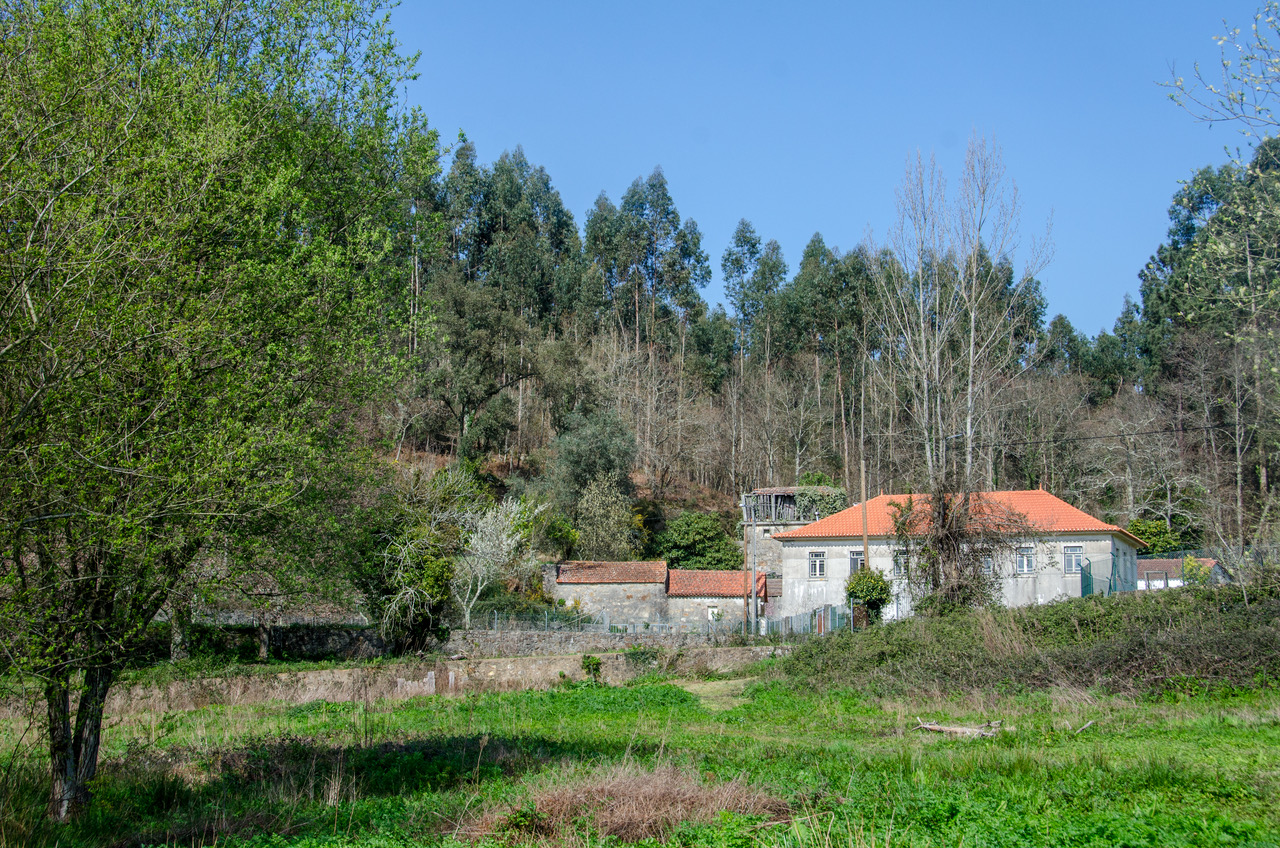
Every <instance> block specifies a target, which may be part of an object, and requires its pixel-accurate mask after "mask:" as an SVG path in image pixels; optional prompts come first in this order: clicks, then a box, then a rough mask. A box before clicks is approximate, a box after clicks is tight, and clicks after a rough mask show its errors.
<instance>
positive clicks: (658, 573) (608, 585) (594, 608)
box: [548, 560, 667, 621]
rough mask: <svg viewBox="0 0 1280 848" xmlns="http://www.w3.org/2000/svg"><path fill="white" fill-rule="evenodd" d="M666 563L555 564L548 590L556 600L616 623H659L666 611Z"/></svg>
mask: <svg viewBox="0 0 1280 848" xmlns="http://www.w3.org/2000/svg"><path fill="white" fill-rule="evenodd" d="M666 586H667V563H666V562H665V561H663V560H655V561H632V562H598V561H584V560H572V561H569V562H561V563H557V564H556V568H555V582H554V584H552V585H551V586H549V587H548V588H549V589H550V590H551V594H552V596H553V597H554V598H555V599H556V600H558V601H559V600H563V601H564V602H565V603H566V604H573V603H574V602H577V604H578V605H579V606H580V607H581V609H582V611H583V612H586V613H589V614H591V615H596V614H599V613H602V612H603V613H607V614H608V615H609V617H610V618H612V619H615V620H618V621H662V620H664V619H665V618H666V612H667V609H666V607H667V598H666Z"/></svg>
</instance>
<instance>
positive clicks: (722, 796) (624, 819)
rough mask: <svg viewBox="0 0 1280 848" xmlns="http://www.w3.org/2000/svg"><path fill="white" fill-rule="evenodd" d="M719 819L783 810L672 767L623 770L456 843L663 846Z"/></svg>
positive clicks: (544, 790) (735, 786) (494, 816)
mask: <svg viewBox="0 0 1280 848" xmlns="http://www.w3.org/2000/svg"><path fill="white" fill-rule="evenodd" d="M721 812H732V813H740V814H744V815H761V816H768V817H769V819H770V820H772V821H783V820H785V819H786V817H787V815H788V813H789V808H788V807H787V804H786V803H785V802H783V801H781V800H779V799H777V798H774V797H772V796H770V795H769V794H767V793H765V792H763V791H762V790H760V789H756V788H754V787H752V786H749V785H747V784H746V783H745V782H743V781H742V780H740V779H738V778H734V779H733V780H730V781H727V782H724V783H712V782H704V781H702V780H700V779H699V778H698V777H697V776H696V775H694V774H690V773H688V772H685V771H682V770H681V769H679V768H677V767H675V766H673V765H663V766H658V767H657V768H642V767H640V766H638V765H636V764H633V763H632V764H623V765H617V766H612V767H609V768H605V769H601V770H599V771H596V772H594V773H592V774H589V775H587V776H585V777H574V778H571V779H570V780H567V781H564V782H557V783H554V784H551V785H548V786H543V787H540V788H538V789H537V790H535V792H534V793H533V796H532V798H531V800H530V801H529V802H528V803H527V804H525V805H524V806H522V807H519V808H515V809H510V808H508V809H506V810H504V811H502V812H494V813H489V814H487V815H485V816H484V817H482V818H481V819H480V820H479V821H478V822H476V823H475V824H474V825H473V826H471V827H469V828H464V829H462V830H460V831H459V833H458V835H459V836H462V837H465V838H469V839H472V840H477V839H482V838H484V837H487V836H492V835H501V834H507V835H511V836H517V835H518V836H523V837H542V838H545V839H548V840H552V841H555V840H556V838H557V837H563V836H564V835H567V834H568V833H570V832H572V831H574V830H576V829H581V828H582V827H583V826H584V825H585V826H587V827H589V828H590V829H591V830H592V831H593V832H595V833H598V834H600V835H602V836H614V837H617V838H618V839H620V840H622V841H623V842H638V841H639V840H641V839H650V838H651V839H663V838H665V837H666V836H668V835H669V834H670V833H671V832H672V831H673V830H674V829H675V828H676V827H677V826H678V825H680V824H684V823H686V822H689V823H694V824H709V823H711V822H713V821H715V817H716V815H717V814H718V813H721Z"/></svg>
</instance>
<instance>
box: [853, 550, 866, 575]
mask: <svg viewBox="0 0 1280 848" xmlns="http://www.w3.org/2000/svg"><path fill="white" fill-rule="evenodd" d="M866 567H867V557H866V554H864V553H863V552H862V551H861V550H856V551H849V573H850V574H857V573H858V572H859V571H861V570H862V569H864V568H866Z"/></svg>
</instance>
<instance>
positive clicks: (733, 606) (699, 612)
mask: <svg viewBox="0 0 1280 848" xmlns="http://www.w3.org/2000/svg"><path fill="white" fill-rule="evenodd" d="M743 605H744V604H743V600H742V597H741V596H739V597H736V598H667V616H668V617H669V618H670V621H671V623H672V624H688V625H689V626H691V627H704V626H706V624H707V622H708V621H711V616H710V615H709V613H708V610H709V609H710V608H711V607H715V608H716V610H717V612H718V613H719V618H718V619H717V621H719V622H720V625H721V626H725V625H730V624H732V623H734V622H737V623H738V624H739V625H741V624H742V607H743Z"/></svg>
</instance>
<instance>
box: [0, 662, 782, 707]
mask: <svg viewBox="0 0 1280 848" xmlns="http://www.w3.org/2000/svg"><path fill="white" fill-rule="evenodd" d="M789 652H790V647H789V646H787V645H777V646H770V645H762V646H751V647H736V648H705V647H704V648H687V649H683V650H677V651H675V652H672V653H668V654H665V655H663V654H656V655H654V656H650V657H644V656H640V655H637V654H634V653H633V654H631V655H628V654H617V653H613V654H600V661H601V679H602V680H603V682H605V683H609V684H619V683H625V682H626V681H628V680H631V679H632V678H634V677H636V676H637V675H640V674H643V673H645V672H647V671H650V670H651V669H654V668H661V669H662V670H664V671H667V672H670V673H673V674H699V673H703V672H708V671H712V672H726V671H732V670H734V669H739V668H742V667H744V666H747V665H750V664H751V663H753V662H758V661H760V660H763V659H766V658H768V657H772V656H783V655H785V654H787V653H789ZM584 678H585V673H584V672H583V670H582V656H581V654H574V655H571V656H559V657H505V658H496V659H476V660H470V659H469V660H456V661H449V662H440V663H435V664H417V665H415V664H410V663H397V664H393V665H371V666H362V667H359V668H334V669H325V670H321V671H301V672H287V673H284V674H263V675H246V676H242V677H210V678H201V679H198V680H177V681H174V682H172V683H168V684H162V685H141V686H132V687H117V688H116V689H113V690H112V692H111V694H110V695H109V696H108V698H107V704H106V712H107V714H108V715H112V716H119V715H129V714H137V713H145V712H155V713H163V712H169V711H173V710H193V709H199V708H201V707H206V706H211V705H215V704H217V705H237V704H258V703H263V702H267V701H283V702H285V703H289V704H305V703H309V702H311V701H330V702H343V701H346V702H360V703H372V702H373V701H376V700H379V699H385V700H389V701H399V700H404V699H406V698H415V697H420V696H424V695H426V696H430V695H450V694H460V693H463V692H478V691H479V692H482V691H493V690H514V689H535V688H548V687H551V686H555V685H557V684H559V683H561V682H563V681H565V680H574V681H580V680H583V679H584ZM38 695H39V693H38V692H36V691H34V690H32V691H31V692H29V693H28V697H16V698H10V699H7V700H4V701H0V718H3V719H10V718H16V717H24V716H27V715H29V714H31V711H32V710H33V709H36V708H37V707H38V706H39V697H38Z"/></svg>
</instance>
